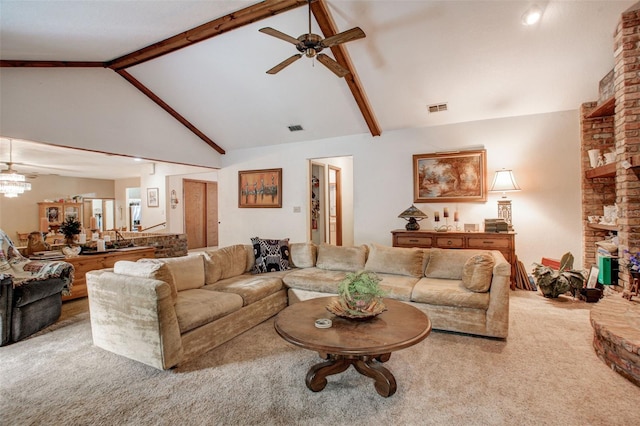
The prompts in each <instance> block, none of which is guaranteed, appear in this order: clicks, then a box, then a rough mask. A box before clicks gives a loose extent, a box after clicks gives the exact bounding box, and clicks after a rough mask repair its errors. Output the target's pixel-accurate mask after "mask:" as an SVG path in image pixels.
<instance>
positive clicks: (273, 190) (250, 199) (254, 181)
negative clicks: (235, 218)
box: [238, 169, 282, 208]
mask: <svg viewBox="0 0 640 426" xmlns="http://www.w3.org/2000/svg"><path fill="white" fill-rule="evenodd" d="M238 207H240V208H243V207H274V208H278V207H282V169H264V170H245V171H239V172H238Z"/></svg>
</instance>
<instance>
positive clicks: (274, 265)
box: [251, 237, 291, 274]
mask: <svg viewBox="0 0 640 426" xmlns="http://www.w3.org/2000/svg"><path fill="white" fill-rule="evenodd" d="M251 244H252V245H253V254H254V256H255V259H256V264H255V265H254V266H253V273H254V274H261V273H263V272H274V271H284V270H287V269H291V267H290V266H289V239H288V238H285V239H284V240H264V239H262V238H258V237H254V238H251Z"/></svg>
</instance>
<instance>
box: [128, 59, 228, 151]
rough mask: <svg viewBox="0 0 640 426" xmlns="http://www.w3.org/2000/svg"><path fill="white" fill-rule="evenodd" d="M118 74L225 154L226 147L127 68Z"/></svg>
mask: <svg viewBox="0 0 640 426" xmlns="http://www.w3.org/2000/svg"><path fill="white" fill-rule="evenodd" d="M116 72H117V73H118V74H120V76H122V77H123V78H124V79H125V80H127V81H128V82H129V83H131V84H132V85H133V86H134V87H135V88H136V89H138V90H139V91H141V92H142V93H144V94H145V95H146V96H147V97H148V98H149V99H151V100H152V101H153V102H155V103H156V104H157V105H158V106H159V107H160V108H162V109H163V110H165V111H166V112H168V113H169V115H171V116H172V117H173V118H175V119H176V120H178V122H180V124H182V125H183V126H185V127H186V128H187V129H189V130H191V131H192V132H193V133H194V134H195V135H196V136H198V137H199V138H200V139H202V140H203V141H205V142H206V143H207V145H209V146H210V147H211V148H213V149H215V150H216V151H218V152H219V153H220V154H224V153H225V151H224V149H222V148H220V147H219V146H218V145H217V144H216V143H215V142H214V141H212V140H211V139H210V138H209V137H208V136H207V135H205V134H204V133H202V132H201V131H200V130H198V129H197V128H196V126H194V125H193V124H191V123H190V122H189V120H187V119H186V118H184V117H183V116H182V115H180V114H179V113H178V112H177V111H176V110H174V109H173V108H171V107H170V106H169V104H167V103H166V102H165V101H163V100H162V99H160V97H158V95H156V94H155V93H153V92H152V91H151V90H150V89H149V88H148V87H146V86H145V85H144V84H142V83H140V82H139V81H138V80H137V79H136V78H135V77H134V76H132V75H131V74H129V73H128V72H126V71H125V70H117V71H116Z"/></svg>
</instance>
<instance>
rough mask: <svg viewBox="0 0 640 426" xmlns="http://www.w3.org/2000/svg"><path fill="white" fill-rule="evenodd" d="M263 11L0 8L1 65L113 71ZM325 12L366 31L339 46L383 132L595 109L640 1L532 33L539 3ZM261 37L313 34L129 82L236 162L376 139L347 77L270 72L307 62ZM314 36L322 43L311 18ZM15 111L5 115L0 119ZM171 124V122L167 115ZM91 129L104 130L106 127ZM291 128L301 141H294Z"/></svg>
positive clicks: (200, 55)
mask: <svg viewBox="0 0 640 426" xmlns="http://www.w3.org/2000/svg"><path fill="white" fill-rule="evenodd" d="M255 3H257V2H255V1H191V0H182V1H166V0H165V1H127V0H124V1H101V0H92V1H88V0H80V1H55V0H47V1H12V0H1V1H0V37H1V40H2V42H1V43H0V58H1V59H3V60H31V61H36V60H41V61H100V62H103V61H109V60H112V59H115V58H118V57H120V56H123V55H126V54H128V53H130V52H134V51H136V50H139V49H141V48H144V47H146V46H149V45H151V44H153V43H156V42H159V41H162V40H164V39H166V38H168V37H171V36H174V35H177V34H180V33H182V32H184V31H186V30H189V29H191V28H194V27H197V26H198V25H201V24H204V23H206V22H208V21H211V20H213V19H216V18H219V17H221V16H224V15H227V14H229V13H232V12H234V11H236V10H239V9H241V8H244V7H247V6H250V5H253V4H255ZM325 3H326V4H327V5H328V9H329V12H330V14H331V15H332V17H333V19H334V21H335V23H336V26H337V28H338V30H339V31H344V30H347V29H350V28H352V27H355V26H359V27H360V28H362V29H363V30H364V32H365V33H366V35H367V36H366V38H364V39H361V40H356V41H353V42H349V43H346V44H344V45H343V46H344V47H345V48H346V51H347V52H348V55H349V56H350V58H351V61H352V63H353V66H354V69H355V72H356V73H357V75H358V76H359V79H360V81H361V84H362V87H363V89H364V91H365V93H366V95H367V97H368V100H369V102H370V106H371V109H372V111H373V113H374V114H375V118H376V119H377V122H378V123H379V127H380V129H381V131H382V133H384V132H388V131H391V130H395V129H402V128H412V127H423V126H434V125H443V124H450V123H458V122H465V121H475V120H486V119H492V118H501V117H508V116H518V115H527V114H537V113H546V112H554V111H563V110H571V109H576V108H578V107H579V105H580V104H581V103H583V102H586V101H590V100H594V99H596V98H597V95H598V82H599V80H600V79H601V78H602V77H603V76H604V75H605V74H606V73H607V72H608V71H609V70H610V69H611V68H612V66H613V32H614V30H615V27H616V24H617V22H618V20H619V17H620V14H621V13H622V12H623V11H624V10H625V9H627V8H628V7H630V6H631V5H632V4H633V3H634V2H633V1H614V0H606V1H537V2H535V3H537V4H538V5H540V6H541V7H542V8H543V9H544V15H543V17H542V20H541V21H540V22H539V23H538V24H536V25H534V26H530V27H527V26H524V25H522V23H521V17H522V15H523V13H524V12H525V11H526V10H527V9H528V8H529V7H530V6H531V5H532V4H533V3H534V2H530V1H432V0H413V1H404V0H372V1H362V0H356V1H354V0H347V1H341V0H326V1H325ZM265 26H269V27H273V28H275V29H277V30H280V31H282V32H284V33H286V34H289V35H291V36H293V37H297V36H299V35H301V34H303V33H305V32H306V31H307V9H306V7H305V6H302V7H299V8H296V9H293V10H290V11H287V12H284V13H281V14H278V15H276V16H273V17H269V18H267V19H264V20H261V21H259V22H255V23H252V24H249V25H246V26H243V27H241V28H239V29H235V30H233V31H230V32H227V33H224V34H222V35H219V36H216V37H213V38H211V39H208V40H205V41H202V42H199V43H196V44H194V45H192V46H189V47H186V48H183V49H180V50H178V51H175V52H172V53H169V54H166V55H164V56H161V57H159V58H156V59H153V60H150V61H147V62H144V63H142V64H140V65H136V66H133V67H131V68H128V69H127V72H128V73H130V74H131V75H132V76H133V77H134V78H135V79H137V80H138V81H139V82H141V83H142V84H143V85H144V86H145V87H147V88H148V89H149V90H150V91H152V92H153V93H154V94H155V95H157V96H158V97H159V98H160V99H162V100H163V101H164V102H166V103H167V104H168V105H169V106H170V107H171V108H173V109H174V110H175V111H177V112H178V113H179V114H180V115H182V116H183V117H184V118H185V119H186V120H188V121H189V122H190V123H192V124H193V125H194V126H195V127H196V128H197V129H199V130H200V131H201V132H202V133H204V134H205V135H206V136H207V137H208V138H210V139H211V140H213V141H214V142H215V143H216V144H217V145H218V146H220V147H221V148H222V149H223V150H225V151H227V152H228V151H230V150H235V149H243V148H249V147H256V146H262V145H273V144H283V143H289V142H298V141H309V140H320V139H324V138H333V137H340V136H347V135H355V134H370V129H369V128H368V126H367V124H366V122H365V120H364V119H363V116H362V114H361V112H360V110H359V109H358V106H357V104H356V102H355V101H354V98H353V96H352V95H351V92H350V91H349V89H348V87H347V85H346V83H345V81H344V79H340V78H337V77H336V76H335V75H334V74H333V73H331V72H330V71H329V70H328V69H326V68H325V67H324V66H323V65H322V64H320V63H317V62H316V61H314V60H312V59H308V58H302V59H301V60H299V61H297V62H295V63H293V64H292V65H290V66H289V67H287V68H285V69H284V70H282V71H281V72H280V73H278V74H276V75H268V74H266V73H265V71H266V70H268V69H269V68H271V67H273V66H274V65H276V64H277V63H279V62H281V61H282V60H284V59H285V58H287V57H289V56H291V55H293V54H294V53H297V51H296V50H295V48H294V46H293V45H291V44H289V43H286V42H284V41H282V40H278V39H276V38H274V37H270V36H268V35H265V34H262V33H260V32H258V29H260V28H262V27H265ZM313 27H314V32H315V33H318V34H322V33H321V32H320V30H319V28H318V25H317V23H316V22H315V20H314V22H313ZM325 52H326V53H328V54H329V55H330V56H331V53H330V52H327V51H325ZM48 70H50V69H44V70H38V72H39V73H46V72H47V71H48ZM65 70H66V69H65ZM65 70H59V69H57V70H55V72H56V73H58V72H61V71H65ZM9 71H10V72H11V73H12V74H11V76H12V77H13V75H14V74H15V73H20V72H24V71H26V69H25V68H19V69H11V70H9V69H8V68H2V69H1V72H2V73H3V74H5V75H7V76H8V75H9ZM69 71H70V72H71V70H69ZM103 72H104V71H103ZM3 74H0V79H2V75H3ZM52 74H53V72H52ZM0 84H2V81H1V80H0ZM44 84H54V83H52V82H46V81H45V83H44ZM127 90H131V91H132V92H135V91H136V90H137V89H135V88H134V87H133V86H130V87H129V88H127ZM0 102H1V100H0ZM444 102H446V103H447V104H448V110H447V111H446V112H439V113H435V114H429V113H428V112H427V108H426V107H427V105H429V104H436V103H444ZM64 107H65V104H64V101H63V102H62V103H61V104H60V108H64ZM7 108H10V106H9V105H4V104H2V111H0V113H1V114H2V115H5V111H7ZM149 108H159V107H157V106H155V105H150V106H149ZM163 114H165V113H163ZM0 118H2V117H1V116H0ZM163 119H166V120H173V118H172V117H170V116H169V115H168V114H165V115H164V116H163ZM95 120H96V124H95V126H96V127H95V128H96V133H98V132H100V128H99V126H100V123H104V122H105V121H106V122H108V121H109V117H104V116H102V117H95ZM293 124H299V125H301V126H302V127H303V128H304V131H301V132H294V133H292V132H290V131H289V130H288V128H287V126H289V125H293ZM122 125H123V128H122V129H121V131H123V132H126V131H127V129H126V123H123V124H122ZM3 127H5V126H3V124H2V121H1V120H0V135H2V136H3V137H15V136H16V135H15V134H7V133H6V130H5V131H3ZM10 129H11V131H12V132H15V131H16V129H15V127H13V126H11V127H10ZM371 137H372V138H373V136H371ZM42 139H45V138H42V137H41V138H40V142H51V143H58V144H62V145H66V146H76V147H83V146H85V144H89V145H90V144H91V142H90V141H87V138H86V135H85V136H84V139H83V140H80V139H78V140H72V139H73V135H70V136H69V139H70V140H66V141H64V142H65V143H61V141H47V140H42ZM195 139H197V140H198V141H200V140H199V139H198V138H197V137H196V138H195ZM201 143H202V144H204V145H205V146H206V144H205V142H204V141H201ZM132 144H135V141H133V142H132ZM111 148H112V147H110V146H108V145H106V146H102V147H101V148H100V149H101V150H103V151H105V152H112V151H110V149H111ZM207 149H211V148H209V147H208V146H207ZM172 150H173V151H172ZM181 150H184V146H182V147H181V146H180V144H178V143H175V144H174V146H173V147H172V148H171V147H170V148H167V149H166V150H165V151H163V152H160V153H159V154H158V158H157V159H159V160H167V161H171V160H174V159H175V158H180V151H181ZM120 151H122V150H120ZM131 152H132V153H133V150H132V151H131ZM212 152H213V151H212ZM200 157H202V155H200ZM30 161H31V159H30ZM33 161H35V160H33ZM33 161H32V162H33ZM205 163H206V161H203V162H198V163H195V164H199V165H206V164H205Z"/></svg>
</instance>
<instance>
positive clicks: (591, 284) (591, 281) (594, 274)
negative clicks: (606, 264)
mask: <svg viewBox="0 0 640 426" xmlns="http://www.w3.org/2000/svg"><path fill="white" fill-rule="evenodd" d="M599 273H600V270H599V269H598V267H596V266H592V267H591V270H590V271H589V276H588V277H587V288H596V284H597V283H598V274H599Z"/></svg>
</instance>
